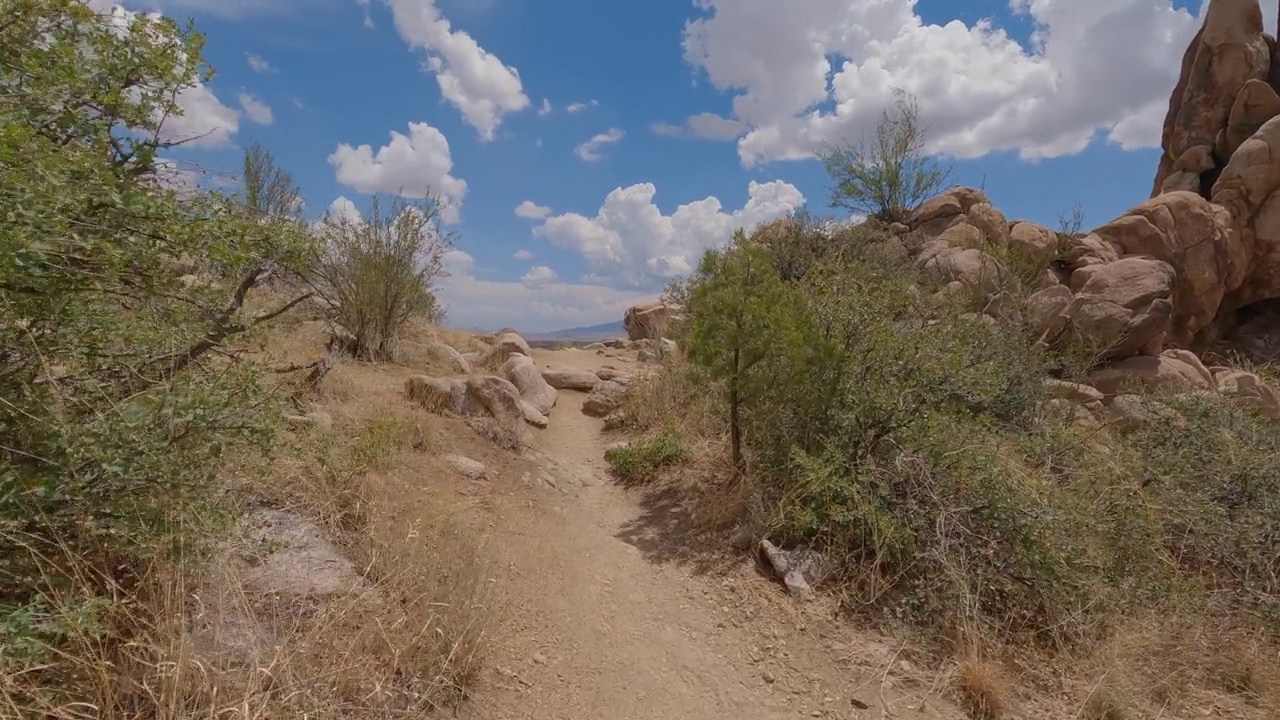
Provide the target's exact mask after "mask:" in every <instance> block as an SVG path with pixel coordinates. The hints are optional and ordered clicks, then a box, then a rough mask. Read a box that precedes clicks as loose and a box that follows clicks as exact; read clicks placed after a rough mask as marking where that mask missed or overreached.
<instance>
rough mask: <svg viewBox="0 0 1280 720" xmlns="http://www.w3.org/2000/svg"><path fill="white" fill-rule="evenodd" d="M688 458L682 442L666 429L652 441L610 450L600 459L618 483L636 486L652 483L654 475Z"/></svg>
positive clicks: (634, 443) (681, 439)
mask: <svg viewBox="0 0 1280 720" xmlns="http://www.w3.org/2000/svg"><path fill="white" fill-rule="evenodd" d="M688 456H689V450H688V448H687V447H686V446H685V443H684V440H683V438H681V437H680V435H679V433H678V432H676V431H675V430H674V429H671V428H667V429H664V430H663V431H662V432H659V433H658V434H656V435H653V436H652V437H649V438H645V439H642V440H636V441H634V442H632V443H629V444H627V445H621V446H618V447H614V448H610V449H609V450H608V451H606V452H605V456H604V459H605V461H607V462H608V463H609V465H610V466H611V467H612V468H613V472H614V474H615V475H616V476H617V477H618V479H619V480H622V481H623V482H625V483H628V484H637V483H643V482H647V481H650V480H652V479H653V478H654V473H655V472H657V471H658V470H660V469H662V468H665V467H670V466H672V465H675V464H677V463H680V462H683V461H684V460H685V459H686V458H687V457H688Z"/></svg>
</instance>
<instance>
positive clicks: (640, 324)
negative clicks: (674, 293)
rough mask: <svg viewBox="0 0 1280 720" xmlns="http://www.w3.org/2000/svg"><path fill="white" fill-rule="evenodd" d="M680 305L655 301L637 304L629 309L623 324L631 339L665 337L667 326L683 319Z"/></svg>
mask: <svg viewBox="0 0 1280 720" xmlns="http://www.w3.org/2000/svg"><path fill="white" fill-rule="evenodd" d="M682 311H683V308H681V307H680V306H679V305H674V304H669V303H664V302H661V301H659V302H654V303H649V304H647V305H636V306H633V307H631V308H628V309H627V312H626V315H624V316H623V318H622V326H623V327H624V328H625V329H626V331H627V337H628V338H629V339H631V340H640V339H643V338H660V337H663V335H664V333H665V332H666V331H667V328H668V327H670V326H671V325H672V324H673V323H676V322H679V321H680V320H681V319H682Z"/></svg>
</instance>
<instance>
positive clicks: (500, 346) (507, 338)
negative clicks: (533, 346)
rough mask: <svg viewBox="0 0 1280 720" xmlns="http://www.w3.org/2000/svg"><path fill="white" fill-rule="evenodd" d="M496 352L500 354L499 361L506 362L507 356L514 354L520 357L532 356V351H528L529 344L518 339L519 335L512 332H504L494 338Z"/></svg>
mask: <svg viewBox="0 0 1280 720" xmlns="http://www.w3.org/2000/svg"><path fill="white" fill-rule="evenodd" d="M496 345H497V350H496V352H498V353H500V355H499V359H502V360H506V358H507V356H509V355H511V354H513V353H515V354H520V355H529V356H532V355H533V351H532V350H530V349H529V343H527V342H525V339H524V338H522V337H520V334H519V333H517V332H516V331H514V330H505V331H503V332H502V333H500V334H499V335H498V337H497V338H496Z"/></svg>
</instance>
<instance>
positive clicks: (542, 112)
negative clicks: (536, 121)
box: [538, 98, 552, 117]
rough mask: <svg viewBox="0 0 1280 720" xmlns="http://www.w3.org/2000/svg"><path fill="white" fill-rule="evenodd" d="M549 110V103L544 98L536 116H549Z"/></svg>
mask: <svg viewBox="0 0 1280 720" xmlns="http://www.w3.org/2000/svg"><path fill="white" fill-rule="evenodd" d="M551 109H552V108H551V101H550V100H548V99H546V98H542V104H541V105H539V106H538V116H539V117H543V116H546V115H550V114H551Z"/></svg>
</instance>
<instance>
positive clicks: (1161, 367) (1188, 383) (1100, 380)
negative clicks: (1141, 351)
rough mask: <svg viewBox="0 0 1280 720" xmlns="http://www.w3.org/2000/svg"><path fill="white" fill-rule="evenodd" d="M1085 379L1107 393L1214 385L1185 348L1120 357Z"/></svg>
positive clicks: (1205, 370) (1161, 390)
mask: <svg viewBox="0 0 1280 720" xmlns="http://www.w3.org/2000/svg"><path fill="white" fill-rule="evenodd" d="M1086 382H1088V383H1089V385H1091V386H1092V387H1094V388H1096V389H1097V390H1098V391H1099V392H1101V393H1103V394H1104V395H1107V396H1115V395H1120V394H1124V393H1132V392H1134V391H1144V392H1149V393H1150V392H1187V391H1192V390H1212V389H1215V382H1214V379H1213V375H1212V374H1210V373H1209V370H1208V369H1207V368H1205V366H1204V364H1203V363H1201V362H1200V358H1198V357H1196V356H1195V355H1194V354H1193V353H1191V352H1188V351H1186V350H1166V351H1165V352H1163V353H1161V354H1160V355H1158V356H1137V357H1130V358H1125V359H1123V360H1120V361H1118V362H1116V363H1114V364H1112V365H1110V366H1108V367H1105V368H1103V369H1101V370H1097V371H1095V372H1094V373H1093V374H1092V375H1090V376H1089V377H1088V378H1087V379H1086Z"/></svg>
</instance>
